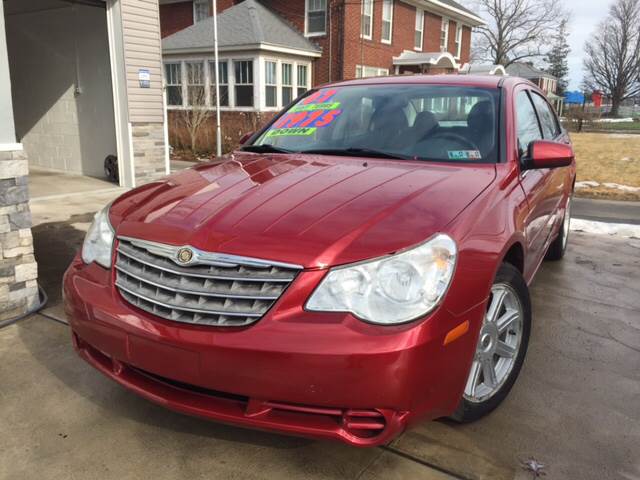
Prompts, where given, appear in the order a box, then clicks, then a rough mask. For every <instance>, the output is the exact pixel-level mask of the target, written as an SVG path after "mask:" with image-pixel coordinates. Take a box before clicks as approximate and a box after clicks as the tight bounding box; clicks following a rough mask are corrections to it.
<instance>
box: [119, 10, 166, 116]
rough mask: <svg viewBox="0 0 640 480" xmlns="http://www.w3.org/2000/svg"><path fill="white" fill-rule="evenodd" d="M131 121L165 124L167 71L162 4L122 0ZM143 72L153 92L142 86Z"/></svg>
mask: <svg viewBox="0 0 640 480" xmlns="http://www.w3.org/2000/svg"><path fill="white" fill-rule="evenodd" d="M120 5H121V13H122V33H123V38H122V42H123V51H124V63H125V67H126V78H127V101H128V104H129V121H130V122H134V123H135V122H141V123H163V122H164V111H163V108H162V105H163V100H162V97H163V91H162V90H163V89H162V87H163V85H162V76H163V67H162V52H161V47H160V41H159V39H160V19H159V13H158V4H157V3H156V2H148V1H141V0H120ZM140 70H148V71H149V74H150V76H151V82H150V86H149V88H142V87H141V86H140V80H139V73H140Z"/></svg>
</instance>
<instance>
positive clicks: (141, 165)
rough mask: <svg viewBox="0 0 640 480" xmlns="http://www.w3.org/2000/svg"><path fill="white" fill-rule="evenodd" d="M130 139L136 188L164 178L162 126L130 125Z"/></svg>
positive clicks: (153, 124)
mask: <svg viewBox="0 0 640 480" xmlns="http://www.w3.org/2000/svg"><path fill="white" fill-rule="evenodd" d="M131 137H132V143H133V157H134V163H135V175H136V186H139V185H143V184H145V183H149V182H152V181H154V180H157V179H158V178H161V177H164V176H165V175H166V170H165V168H166V166H165V149H164V145H165V144H164V124H162V123H132V124H131Z"/></svg>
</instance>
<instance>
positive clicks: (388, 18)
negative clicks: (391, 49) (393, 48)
mask: <svg viewBox="0 0 640 480" xmlns="http://www.w3.org/2000/svg"><path fill="white" fill-rule="evenodd" d="M392 38H393V0H382V36H381V38H380V39H381V41H382V42H383V43H391V39H392Z"/></svg>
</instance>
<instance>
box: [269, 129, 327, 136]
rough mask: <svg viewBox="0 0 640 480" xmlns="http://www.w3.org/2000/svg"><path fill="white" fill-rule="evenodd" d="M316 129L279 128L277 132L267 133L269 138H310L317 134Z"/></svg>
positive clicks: (270, 131)
mask: <svg viewBox="0 0 640 480" xmlns="http://www.w3.org/2000/svg"><path fill="white" fill-rule="evenodd" d="M316 130H317V128H316V127H310V128H304V127H299V128H279V129H276V130H269V131H268V132H267V138H270V137H308V136H309V135H313V134H314V133H316Z"/></svg>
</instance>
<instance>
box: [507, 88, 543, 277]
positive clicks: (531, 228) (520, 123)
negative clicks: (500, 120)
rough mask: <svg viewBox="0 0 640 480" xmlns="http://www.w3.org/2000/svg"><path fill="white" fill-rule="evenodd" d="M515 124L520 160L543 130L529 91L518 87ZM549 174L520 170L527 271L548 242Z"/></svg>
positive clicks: (540, 137)
mask: <svg viewBox="0 0 640 480" xmlns="http://www.w3.org/2000/svg"><path fill="white" fill-rule="evenodd" d="M515 114H516V115H515V121H516V138H517V142H518V153H519V155H520V158H521V159H522V158H523V157H524V156H525V155H526V154H527V151H528V149H529V145H530V144H531V143H532V142H535V141H536V140H542V138H543V137H542V128H541V126H540V122H539V120H538V115H537V113H536V110H535V107H534V106H533V102H532V100H531V96H530V93H529V90H528V89H527V88H523V87H521V88H520V89H518V90H516V92H515ZM548 176H549V170H548V169H541V170H523V169H522V163H520V185H521V186H522V189H523V190H524V194H525V196H526V198H527V203H528V205H529V211H528V214H527V216H526V218H525V221H524V226H525V238H526V242H527V251H528V253H529V254H528V255H527V257H526V258H527V260H528V261H527V265H526V269H527V270H530V269H532V268H533V269H535V268H536V266H537V264H538V263H539V261H540V260H541V259H542V255H543V253H544V251H543V249H544V245H545V242H546V240H547V232H548V227H547V224H548V221H549V215H550V210H549V209H548V206H549V205H548V204H546V203H545V198H546V196H547V195H548V192H547V182H548Z"/></svg>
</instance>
